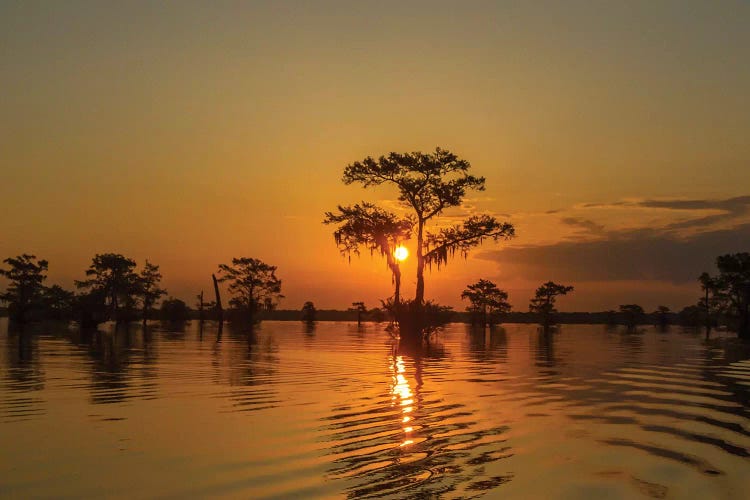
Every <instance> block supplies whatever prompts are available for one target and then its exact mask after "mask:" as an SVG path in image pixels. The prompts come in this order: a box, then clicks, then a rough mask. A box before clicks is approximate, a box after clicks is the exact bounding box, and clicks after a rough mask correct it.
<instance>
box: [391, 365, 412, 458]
mask: <svg viewBox="0 0 750 500" xmlns="http://www.w3.org/2000/svg"><path fill="white" fill-rule="evenodd" d="M391 368H392V370H393V373H394V375H393V389H392V390H391V394H392V396H391V401H392V402H393V406H398V407H400V408H401V424H402V429H403V432H404V440H403V442H402V443H401V445H400V446H402V447H403V446H408V445H410V444H412V443H414V440H413V439H411V433H412V431H414V427H413V425H407V424H408V423H409V422H411V420H412V417H411V416H409V414H410V413H412V412H413V411H414V406H413V405H414V393H413V391H412V389H411V386H410V385H409V381H408V380H407V379H406V376H405V375H404V373H405V372H406V366H405V365H404V357H403V356H395V357H393V358H392V363H391Z"/></svg>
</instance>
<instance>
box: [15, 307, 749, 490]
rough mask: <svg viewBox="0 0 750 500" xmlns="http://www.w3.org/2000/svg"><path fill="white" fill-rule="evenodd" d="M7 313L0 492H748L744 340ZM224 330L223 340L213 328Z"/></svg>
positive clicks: (595, 329) (526, 328)
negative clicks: (396, 330) (31, 318)
mask: <svg viewBox="0 0 750 500" xmlns="http://www.w3.org/2000/svg"><path fill="white" fill-rule="evenodd" d="M38 330H39V331H37V332H33V333H30V334H29V333H26V334H24V335H23V336H20V335H19V334H17V333H12V332H11V333H7V334H6V333H4V332H6V331H7V321H6V320H0V332H3V333H0V345H1V346H2V347H1V349H0V444H1V446H0V496H2V497H15V498H30V497H101V496H107V497H112V498H118V497H120V498H125V497H127V498H137V497H159V498H175V497H184V496H194V497H195V496H197V497H221V496H225V497H241V498H290V497H294V498H313V497H325V498H331V497H333V498H336V497H391V498H408V497H420V498H424V497H435V496H437V497H444V498H457V497H461V498H472V497H479V496H483V495H484V496H486V497H489V498H495V497H498V496H500V495H502V496H503V497H507V498H582V497H583V498H605V497H606V498H633V497H638V496H642V497H646V498H648V497H653V498H702V499H703V498H746V497H745V495H746V491H747V488H748V487H749V486H750V475H748V472H747V471H748V470H750V458H749V457H750V360H749V358H750V350H748V349H747V348H746V347H743V346H742V345H741V344H739V343H738V342H737V341H736V340H733V339H730V338H718V339H715V340H712V341H709V342H706V341H704V340H703V337H702V335H700V334H699V333H695V332H685V331H682V330H681V329H678V328H673V329H672V330H671V331H668V332H659V331H655V330H654V329H651V328H646V329H644V330H642V331H641V332H640V333H635V334H627V333H623V332H618V331H611V330H609V331H608V330H607V329H605V328H604V327H603V326H597V325H592V326H578V325H566V326H563V327H562V328H561V330H560V331H559V332H557V333H554V334H552V335H551V336H550V335H548V336H544V335H542V334H540V333H539V332H538V331H537V329H536V327H534V326H530V325H506V326H505V328H503V329H500V330H497V331H494V332H492V333H486V334H484V333H479V334H471V333H470V332H469V331H468V330H467V328H466V326H464V325H451V326H450V327H449V328H448V329H447V331H446V332H444V333H442V334H440V336H439V338H438V339H437V341H436V342H435V343H433V344H432V345H431V346H429V347H427V348H423V349H420V350H417V349H413V348H412V349H408V348H404V347H399V345H398V342H396V341H394V340H392V339H391V338H390V337H389V336H388V334H387V333H386V332H384V331H383V328H382V326H378V325H369V324H368V325H366V326H365V327H364V328H363V329H358V328H357V327H356V325H351V324H346V323H319V324H318V325H317V327H316V328H315V329H314V330H311V331H310V330H308V329H306V328H305V327H304V326H303V325H301V324H299V323H293V322H266V323H263V325H262V326H261V327H260V329H258V330H257V331H256V332H255V333H254V334H252V335H248V334H247V332H240V331H234V330H233V329H232V328H231V326H225V328H224V331H223V332H222V335H221V337H220V338H218V334H217V333H218V332H217V328H216V325H213V324H206V325H205V327H204V328H203V330H202V332H201V331H199V328H198V324H197V322H193V323H192V324H188V325H187V326H185V327H184V329H180V328H177V327H174V326H173V327H170V326H169V325H159V324H154V325H151V326H149V327H148V328H147V329H146V330H143V329H142V327H141V326H139V325H131V326H130V327H129V328H127V329H122V330H120V331H116V332H114V331H113V327H111V326H109V327H107V326H103V327H102V328H101V331H100V332H99V333H94V334H89V335H82V334H80V333H79V332H76V331H75V330H73V329H71V330H68V329H67V328H65V327H62V326H59V325H58V326H46V327H39V328H38ZM217 338H218V341H217Z"/></svg>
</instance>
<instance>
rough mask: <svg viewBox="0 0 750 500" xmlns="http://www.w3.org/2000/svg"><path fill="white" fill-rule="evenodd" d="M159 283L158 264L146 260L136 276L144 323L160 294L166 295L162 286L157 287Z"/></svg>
mask: <svg viewBox="0 0 750 500" xmlns="http://www.w3.org/2000/svg"><path fill="white" fill-rule="evenodd" d="M160 283H161V273H160V272H159V266H157V265H155V264H152V263H150V262H149V261H148V260H146V264H145V265H144V266H143V270H142V271H141V273H140V275H139V276H138V295H139V296H140V297H141V301H142V302H143V322H144V323H145V322H146V320H147V319H148V313H149V311H150V310H151V308H152V307H153V306H154V304H155V303H156V301H157V300H159V298H161V296H162V295H166V293H167V291H166V290H164V289H163V288H159V284H160Z"/></svg>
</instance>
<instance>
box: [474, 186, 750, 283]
mask: <svg viewBox="0 0 750 500" xmlns="http://www.w3.org/2000/svg"><path fill="white" fill-rule="evenodd" d="M632 203H633V205H635V206H641V207H645V208H659V209H668V210H680V211H682V210H696V209H697V210H722V213H720V214H714V215H710V216H705V217H698V218H694V219H689V220H687V221H681V222H676V223H668V224H666V225H662V226H660V227H647V226H644V227H639V228H636V229H622V230H612V231H605V230H604V226H603V225H602V224H598V223H596V222H593V221H592V220H589V219H585V218H580V217H565V218H563V219H560V222H562V224H563V225H566V226H572V227H575V228H580V229H581V230H583V232H584V234H588V235H595V236H596V237H594V238H588V239H581V238H563V239H561V241H558V242H555V243H550V244H539V245H526V246H510V247H506V248H503V249H501V250H497V251H490V252H482V253H479V254H477V257H478V258H480V259H486V260H491V261H494V262H496V263H497V264H498V266H499V267H500V269H501V270H502V272H503V274H504V277H506V278H524V279H531V280H546V279H556V280H564V281H572V282H575V281H619V280H622V281H624V280H659V281H665V282H671V283H676V284H680V283H688V282H693V281H695V279H696V277H697V276H698V275H699V274H700V273H701V272H703V271H712V270H713V269H714V261H715V259H716V256H717V255H721V254H723V253H732V252H740V251H750V221H747V215H748V214H749V213H750V196H743V197H737V198H730V199H727V200H669V201H657V200H645V201H641V202H632ZM600 206H604V205H600ZM718 223H724V224H725V226H727V227H715V226H716V224H718ZM712 226H713V227H712ZM683 228H700V230H699V231H697V232H693V233H691V234H681V233H680V231H677V229H683ZM574 236H575V235H574Z"/></svg>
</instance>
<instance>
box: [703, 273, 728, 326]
mask: <svg viewBox="0 0 750 500" xmlns="http://www.w3.org/2000/svg"><path fill="white" fill-rule="evenodd" d="M698 282H699V283H700V284H701V290H702V291H703V297H701V299H700V300H699V301H698V307H700V308H701V309H702V310H703V321H704V325H705V327H706V337H708V336H709V335H710V334H711V328H712V327H713V326H714V325H715V324H716V322H717V320H718V316H719V314H720V313H721V311H722V309H723V308H724V307H725V305H726V302H727V296H726V294H725V293H724V290H723V284H722V282H721V280H720V279H719V278H714V277H712V276H711V275H709V274H708V273H702V274H701V275H700V276H699V277H698Z"/></svg>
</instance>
